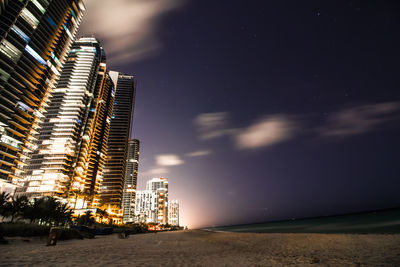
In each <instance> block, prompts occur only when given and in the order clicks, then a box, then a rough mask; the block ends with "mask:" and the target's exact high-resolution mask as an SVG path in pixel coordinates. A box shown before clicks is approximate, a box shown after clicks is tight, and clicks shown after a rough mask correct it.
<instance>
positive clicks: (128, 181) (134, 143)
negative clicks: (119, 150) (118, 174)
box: [122, 139, 139, 223]
mask: <svg viewBox="0 0 400 267" xmlns="http://www.w3.org/2000/svg"><path fill="white" fill-rule="evenodd" d="M138 169H139V140H137V139H133V140H129V142H128V158H127V160H126V175H125V186H124V194H123V199H122V209H123V222H124V223H127V222H134V220H135V198H136V185H137V177H138Z"/></svg>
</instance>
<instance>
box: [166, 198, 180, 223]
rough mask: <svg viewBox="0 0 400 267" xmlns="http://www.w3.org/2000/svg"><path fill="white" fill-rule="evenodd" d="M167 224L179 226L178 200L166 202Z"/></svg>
mask: <svg viewBox="0 0 400 267" xmlns="http://www.w3.org/2000/svg"><path fill="white" fill-rule="evenodd" d="M168 224H169V225H173V226H179V202H178V200H170V201H168Z"/></svg>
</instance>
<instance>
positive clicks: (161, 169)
mask: <svg viewBox="0 0 400 267" xmlns="http://www.w3.org/2000/svg"><path fill="white" fill-rule="evenodd" d="M167 173H169V170H168V168H164V167H154V168H151V169H149V170H147V171H144V172H140V174H141V175H149V176H151V175H163V174H167Z"/></svg>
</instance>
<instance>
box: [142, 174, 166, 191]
mask: <svg viewBox="0 0 400 267" xmlns="http://www.w3.org/2000/svg"><path fill="white" fill-rule="evenodd" d="M159 188H166V189H167V190H168V180H167V179H165V178H163V177H161V178H153V179H151V180H148V181H147V183H146V190H152V191H156V190H157V189H159Z"/></svg>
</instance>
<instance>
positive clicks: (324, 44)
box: [79, 0, 400, 227]
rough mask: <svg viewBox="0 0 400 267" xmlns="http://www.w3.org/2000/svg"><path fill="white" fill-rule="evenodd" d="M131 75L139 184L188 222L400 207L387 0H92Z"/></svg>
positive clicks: (99, 26)
mask: <svg viewBox="0 0 400 267" xmlns="http://www.w3.org/2000/svg"><path fill="white" fill-rule="evenodd" d="M85 3H86V6H87V10H86V14H85V18H84V20H83V23H82V25H81V29H80V33H79V34H80V35H82V34H86V35H92V34H93V35H95V36H96V37H98V38H99V39H100V40H101V41H102V42H103V44H104V48H105V50H106V54H107V62H108V65H109V68H111V69H113V70H117V71H121V72H125V73H128V74H134V75H135V76H136V79H137V83H138V86H137V94H136V107H135V119H134V126H133V137H134V138H137V139H139V140H140V141H141V152H140V153H141V154H140V167H139V168H140V169H139V173H140V175H139V182H138V188H139V189H143V188H144V185H145V182H146V180H148V179H150V178H152V177H160V176H164V177H166V178H168V179H169V181H170V198H171V199H179V201H180V204H181V221H182V223H183V224H184V225H189V226H190V227H202V226H209V225H227V224H237V223H247V222H261V221H268V220H276V219H284V218H292V217H297V218H298V217H305V216H314V215H328V214H335V213H344V212H352V211H361V210H368V209H379V208H389V207H395V206H399V205H400V195H399V194H398V191H397V188H398V186H399V185H400V182H399V181H400V180H399V179H398V176H399V173H400V167H399V166H400V165H399V164H397V163H396V161H395V159H398V158H399V156H400V150H399V148H400V141H399V138H398V136H399V130H400V127H399V116H400V93H399V92H400V90H399V85H400V83H399V82H400V79H399V78H398V77H399V75H398V71H399V67H398V62H399V61H400V53H399V49H398V47H399V44H400V39H399V36H398V34H397V33H398V28H399V26H400V21H399V16H398V15H397V13H396V12H395V11H396V10H398V4H397V3H396V2H395V1H380V2H379V3H366V2H365V1H335V3H333V2H332V3H325V2H324V3H322V2H321V1H239V0H234V1H210V0H203V1H189V0H186V1H185V0H146V1H144V0H129V1H128V0H113V1H107V0H86V1H85Z"/></svg>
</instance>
